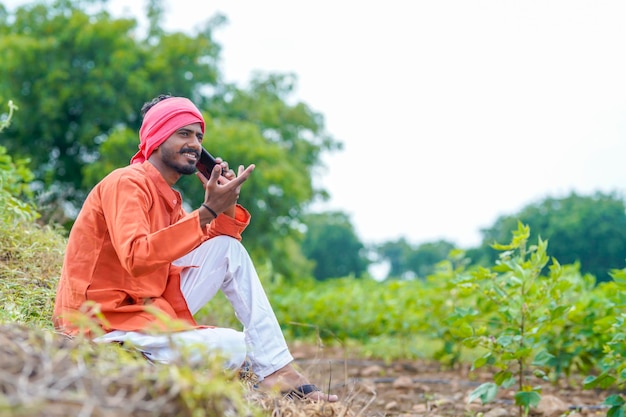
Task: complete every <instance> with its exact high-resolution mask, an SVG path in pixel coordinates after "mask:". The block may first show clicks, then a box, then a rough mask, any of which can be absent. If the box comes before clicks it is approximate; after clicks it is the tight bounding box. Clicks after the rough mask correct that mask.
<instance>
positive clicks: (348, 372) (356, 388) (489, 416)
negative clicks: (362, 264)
mask: <svg viewBox="0 0 626 417" xmlns="http://www.w3.org/2000/svg"><path fill="white" fill-rule="evenodd" d="M292 350H293V353H294V356H295V357H296V362H297V363H298V364H299V366H300V367H301V368H302V369H303V370H304V371H305V372H306V373H307V375H309V376H310V377H311V378H312V380H313V381H315V382H316V383H317V384H318V385H320V386H321V387H323V389H324V390H329V389H330V391H331V392H333V393H335V394H339V395H340V396H341V398H342V402H343V403H344V404H345V405H346V408H347V409H348V410H349V411H350V413H349V414H351V415H353V416H357V415H359V416H363V417H374V416H376V417H379V416H403V417H410V416H415V417H417V416H442V417H443V416H463V417H468V416H477V415H480V414H479V413H483V415H484V416H485V417H501V416H517V415H519V409H518V407H516V406H515V405H514V403H513V394H514V391H513V390H508V391H506V390H501V392H500V393H499V395H498V399H497V400H496V401H495V402H493V403H490V404H487V405H485V406H483V405H481V404H480V402H479V401H477V402H473V403H471V404H470V403H468V401H467V399H468V396H469V394H470V393H471V392H472V391H473V390H474V389H475V388H476V387H478V386H479V385H480V384H481V383H483V382H490V381H491V375H489V374H488V373H486V372H481V373H471V372H469V369H467V368H464V369H458V370H447V371H446V370H441V369H439V367H438V364H433V363H427V362H423V361H396V362H393V363H390V364H386V363H384V362H382V361H370V360H351V359H347V358H345V355H344V353H343V352H341V351H340V350H336V349H334V350H326V349H324V350H320V349H319V348H314V347H310V346H295V347H293V349H292ZM532 384H533V385H539V386H541V387H542V390H543V392H542V402H541V404H540V406H539V407H538V409H536V410H533V411H532V412H531V415H537V416H539V415H544V416H554V417H556V416H560V415H569V416H571V417H573V416H605V415H606V413H607V408H605V407H604V406H602V405H601V403H602V401H603V400H604V398H606V396H608V395H609V394H608V393H607V392H594V391H590V390H583V389H582V388H581V387H580V386H579V385H580V382H577V383H572V385H578V386H571V387H566V386H552V385H550V384H549V383H547V382H544V381H539V380H537V381H532ZM563 385H565V384H563Z"/></svg>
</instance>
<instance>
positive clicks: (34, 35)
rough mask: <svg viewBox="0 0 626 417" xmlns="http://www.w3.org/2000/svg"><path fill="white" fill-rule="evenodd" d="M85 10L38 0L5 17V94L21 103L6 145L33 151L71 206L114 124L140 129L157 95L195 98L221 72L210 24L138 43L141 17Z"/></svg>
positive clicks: (45, 178) (1, 94)
mask: <svg viewBox="0 0 626 417" xmlns="http://www.w3.org/2000/svg"><path fill="white" fill-rule="evenodd" d="M91 3H93V5H92V6H94V7H95V6H97V5H98V4H100V5H104V4H105V3H106V2H105V1H93V2H91ZM81 7H82V8H81ZM86 7H87V6H86V5H85V3H83V2H80V3H79V2H71V1H56V2H54V3H52V4H51V5H45V4H43V3H35V4H34V5H29V6H22V7H20V8H18V9H17V11H16V13H15V19H14V21H10V20H9V19H4V20H2V22H1V23H0V25H1V27H0V32H1V33H2V35H3V36H2V38H0V49H1V50H2V51H3V53H4V58H3V59H2V60H1V61H0V74H1V75H2V77H1V79H2V81H0V100H2V99H6V98H7V97H13V98H14V101H15V102H16V104H17V105H18V106H19V107H21V108H22V109H24V110H25V111H23V112H20V113H19V114H17V115H16V117H15V120H14V123H13V124H12V126H11V127H10V128H9V129H8V130H7V132H6V136H7V138H8V140H7V142H6V146H7V149H8V150H9V152H10V153H13V154H16V155H19V156H29V157H30V158H31V160H32V168H33V170H34V172H35V175H36V177H37V179H38V180H39V181H41V183H42V188H44V189H45V190H46V191H48V192H50V193H52V194H54V195H55V196H57V197H59V199H60V200H66V201H71V202H75V203H80V202H81V200H82V199H83V198H84V196H85V192H86V189H85V188H84V183H83V175H84V168H85V167H86V166H89V165H90V164H91V163H93V162H94V161H96V160H98V158H99V147H100V145H101V144H102V143H104V142H105V141H106V140H107V138H108V136H109V135H110V134H111V133H112V132H113V131H114V130H115V129H117V128H119V127H120V126H127V127H128V128H130V129H132V130H133V131H137V130H138V129H139V126H140V123H141V120H140V119H139V110H140V108H141V105H142V104H143V102H145V101H148V100H149V99H150V98H152V97H153V96H155V95H156V94H158V93H161V92H170V93H172V94H177V95H185V96H188V97H191V98H193V99H198V100H199V99H200V96H199V94H198V88H199V87H200V86H208V85H213V84H216V82H217V74H218V71H217V65H216V61H217V56H218V53H219V47H218V46H217V45H216V44H215V43H214V42H213V41H212V38H211V36H210V35H211V29H212V26H209V27H208V28H207V30H205V31H204V32H203V33H200V34H198V35H197V36H195V37H193V38H190V37H189V36H187V35H183V34H180V33H173V34H165V33H161V35H160V37H157V36H156V35H155V36H152V37H150V38H149V39H146V40H137V39H136V38H135V34H134V30H136V27H137V23H136V21H135V20H132V19H113V18H112V17H111V16H110V15H109V14H108V13H107V12H106V11H104V10H103V9H101V10H99V11H96V12H95V13H93V14H89V13H88V12H87V10H85V8H86ZM199 101H200V102H201V103H200V104H202V101H201V100H199Z"/></svg>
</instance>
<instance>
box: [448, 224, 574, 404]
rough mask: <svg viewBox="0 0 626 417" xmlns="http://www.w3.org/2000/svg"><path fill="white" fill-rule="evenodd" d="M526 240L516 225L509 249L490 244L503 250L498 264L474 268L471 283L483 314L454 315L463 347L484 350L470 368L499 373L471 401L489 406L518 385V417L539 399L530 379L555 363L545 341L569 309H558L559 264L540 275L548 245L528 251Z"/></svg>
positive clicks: (560, 306) (525, 233) (522, 229)
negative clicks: (459, 323)
mask: <svg viewBox="0 0 626 417" xmlns="http://www.w3.org/2000/svg"><path fill="white" fill-rule="evenodd" d="M529 235H530V229H529V228H528V227H527V226H524V225H522V224H521V223H520V224H518V229H517V230H516V231H515V232H513V238H512V240H511V242H510V243H509V244H507V245H502V244H497V243H496V244H494V245H493V247H494V249H496V250H500V251H502V252H501V254H500V257H499V260H498V262H497V263H496V265H495V266H493V267H492V268H491V269H485V268H481V269H478V270H476V271H475V272H474V273H473V274H472V277H471V278H470V279H471V280H472V281H473V282H474V284H475V285H476V286H477V289H478V293H479V294H480V296H479V297H478V299H477V305H478V306H480V308H481V310H480V311H476V310H472V311H470V312H465V314H462V313H457V315H458V316H459V318H461V317H463V318H465V319H466V321H465V323H464V328H465V329H466V332H467V337H465V339H464V343H465V345H466V346H468V347H471V348H476V347H480V348H482V349H485V350H486V353H485V354H483V355H482V356H480V357H479V358H477V359H476V360H475V361H474V362H473V365H472V366H473V368H474V369H476V368H480V367H482V366H492V367H494V368H495V369H496V370H497V372H496V373H495V374H494V377H493V382H489V383H485V384H482V385H481V386H479V387H478V388H477V389H476V390H474V391H473V392H472V393H471V395H470V397H469V400H470V401H473V400H475V399H480V400H481V401H482V402H483V403H485V402H489V401H491V400H493V399H494V398H495V397H496V395H497V393H498V389H499V387H504V388H509V387H512V386H515V385H516V384H517V391H516V393H515V403H516V404H517V405H519V410H520V415H522V414H523V415H528V413H529V411H530V408H531V407H534V406H536V405H537V404H538V403H539V400H540V399H541V386H537V385H534V386H533V385H532V378H533V377H535V378H538V379H539V380H547V379H548V377H547V372H546V367H547V365H548V363H549V362H550V360H552V359H553V355H551V354H550V353H549V352H548V351H547V350H546V345H545V343H544V339H543V337H544V336H545V335H547V334H550V333H551V332H552V330H553V328H552V326H551V324H552V322H554V321H555V320H558V319H560V318H561V317H562V316H563V315H564V314H565V313H566V312H567V310H568V308H569V307H568V305H563V304H561V299H560V298H561V297H560V295H561V294H562V291H563V287H562V281H560V280H559V278H560V275H561V272H562V269H561V267H560V265H559V264H558V263H557V262H556V261H554V262H553V264H552V265H551V266H550V273H549V275H548V276H547V277H544V276H541V275H540V273H541V270H542V269H543V268H544V266H546V264H547V263H548V255H547V242H546V241H543V240H541V238H539V241H538V244H537V245H531V246H527V241H528V237H529ZM486 313H488V314H486Z"/></svg>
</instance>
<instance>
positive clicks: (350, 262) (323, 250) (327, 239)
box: [302, 212, 369, 280]
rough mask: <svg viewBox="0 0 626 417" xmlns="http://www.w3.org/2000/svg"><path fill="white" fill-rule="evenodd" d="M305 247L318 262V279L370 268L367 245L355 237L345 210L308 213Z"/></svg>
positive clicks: (315, 273)
mask: <svg viewBox="0 0 626 417" xmlns="http://www.w3.org/2000/svg"><path fill="white" fill-rule="evenodd" d="M306 228H307V230H306V233H305V238H304V241H303V242H302V250H303V252H304V254H305V255H306V256H307V258H309V259H311V260H312V261H314V262H315V267H314V270H313V271H314V272H313V275H314V276H315V278H316V279H318V280H325V279H328V278H341V277H346V276H350V275H351V276H355V277H357V278H360V277H362V275H363V274H364V273H365V272H366V271H367V267H368V266H369V260H368V259H367V255H366V253H365V247H364V245H363V244H362V243H361V241H360V240H359V238H358V237H357V236H356V233H355V232H354V228H353V227H352V223H351V222H350V219H349V218H348V216H347V215H346V214H345V213H341V212H328V213H315V214H309V215H308V216H306Z"/></svg>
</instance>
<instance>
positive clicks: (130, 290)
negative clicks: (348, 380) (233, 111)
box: [53, 95, 337, 401]
mask: <svg viewBox="0 0 626 417" xmlns="http://www.w3.org/2000/svg"><path fill="white" fill-rule="evenodd" d="M142 113H143V115H144V119H143V123H142V126H141V129H140V132H139V139H140V144H139V151H138V152H137V154H136V155H135V156H134V157H133V158H132V159H131V164H130V165H129V166H127V167H124V168H120V169H117V170H115V171H113V172H112V173H110V174H109V175H107V176H106V177H105V178H104V179H103V180H102V181H101V182H100V183H99V184H97V185H96V186H95V187H94V188H93V190H92V191H91V192H90V193H89V196H88V197H87V199H86V200H85V203H84V205H83V207H82V209H81V212H80V213H79V215H78V217H77V219H76V222H75V223H74V226H73V227H72V230H71V232H70V236H69V240H68V245H67V249H66V254H65V259H64V263H63V270H62V273H61V279H60V281H59V287H58V289H57V296H56V302H55V308H54V318H53V319H54V324H55V327H56V328H57V329H59V330H60V331H63V332H65V333H67V334H73V335H74V334H77V333H80V332H81V331H85V330H84V329H82V328H81V326H80V325H78V324H77V323H79V321H77V319H76V317H77V316H78V315H79V314H78V313H81V312H82V313H84V312H85V311H88V308H89V306H92V307H94V306H95V307H96V308H95V310H96V311H99V312H100V314H93V318H94V320H97V323H98V325H99V326H100V327H101V328H102V329H103V330H104V332H105V334H104V335H101V336H99V337H97V338H96V339H95V340H96V341H98V342H124V343H129V344H131V345H132V346H135V347H137V348H138V349H140V350H141V351H142V352H143V353H144V355H145V356H146V357H148V358H149V359H151V360H153V361H156V362H162V363H168V362H171V361H172V360H174V359H177V358H180V357H181V355H180V352H181V351H182V350H183V349H185V348H188V347H193V346H195V347H196V349H198V346H201V347H202V348H203V349H204V351H203V352H200V351H198V353H205V352H206V351H209V352H215V353H217V354H219V355H220V357H224V358H225V362H226V363H225V366H226V367H228V368H232V369H237V368H238V367H240V366H241V365H242V364H243V363H244V361H245V360H246V358H247V360H248V361H249V363H250V366H251V368H252V370H253V371H254V372H255V374H256V375H257V376H258V378H259V381H260V383H259V387H260V388H261V389H268V390H269V389H272V390H280V391H281V392H284V393H288V394H289V395H291V396H297V397H299V398H306V399H311V400H326V401H337V396H336V395H326V394H324V393H322V392H321V391H320V390H319V389H318V388H317V387H316V386H315V385H312V384H310V383H309V381H308V380H307V379H306V377H305V376H303V375H302V374H301V373H299V372H298V371H297V370H296V369H295V367H294V366H293V363H292V362H293V357H292V356H291V354H290V352H289V350H288V347H287V344H286V342H285V339H284V337H283V335H282V331H281V329H280V327H279V324H278V322H277V320H276V316H275V315H274V312H273V311H272V308H271V305H270V303H269V301H268V299H267V296H266V294H265V292H264V290H263V288H262V286H261V283H260V281H259V278H258V276H257V273H256V270H255V268H254V265H253V264H252V261H251V260H250V257H249V256H248V253H247V252H246V250H245V248H244V247H243V246H242V244H241V242H240V241H241V233H242V232H243V230H244V229H245V228H246V226H247V225H248V224H249V222H250V214H249V213H248V211H247V210H246V209H244V208H243V207H242V206H241V205H239V204H237V199H238V197H239V193H240V191H241V188H242V185H243V183H244V182H245V181H246V180H247V179H248V177H249V176H250V174H251V173H252V171H253V170H254V168H255V167H254V165H250V166H248V167H247V168H244V167H243V166H239V168H238V172H237V174H235V172H234V171H233V170H232V169H229V167H228V163H227V162H225V161H223V160H222V159H220V158H217V164H216V166H215V167H214V168H213V171H212V172H211V176H210V178H209V179H206V178H205V177H204V176H203V175H201V174H197V175H198V177H199V178H200V179H201V181H202V183H203V184H204V188H205V196H204V203H203V204H202V205H201V206H200V208H198V209H197V210H194V211H192V212H191V213H186V212H185V211H184V210H183V208H182V200H181V196H180V194H179V193H178V192H177V191H175V190H174V189H173V188H172V187H173V186H174V184H175V183H176V182H177V181H178V180H179V179H180V178H181V176H183V175H190V174H193V173H196V163H197V162H198V159H199V157H200V153H201V150H202V140H203V135H204V128H205V125H204V119H203V117H202V114H201V113H200V111H199V110H198V109H197V108H196V106H195V105H194V104H193V103H192V102H191V101H190V100H188V99H186V98H183V97H172V96H167V95H160V96H159V97H157V98H155V99H154V100H152V101H151V102H149V103H146V104H145V105H144V107H143V108H142ZM220 289H221V290H222V291H223V292H224V294H225V295H226V297H227V298H228V300H229V301H230V303H231V304H232V305H233V308H234V310H235V314H236V316H237V318H238V319H239V320H240V321H241V323H242V325H243V327H244V330H243V332H239V331H235V330H233V329H224V328H216V327H206V326H204V327H203V326H198V325H197V323H196V322H195V320H194V318H193V315H194V314H195V313H196V312H197V311H198V310H200V308H201V307H202V306H203V305H205V304H206V303H207V302H208V301H209V300H210V299H211V298H213V296H214V295H215V294H216V293H217V291H218V290H220ZM92 311H93V309H92ZM172 323H178V325H179V326H180V324H181V323H182V324H183V329H177V330H178V331H175V332H174V331H172ZM83 327H84V326H83ZM168 329H169V330H168ZM159 330H160V331H159ZM87 333H88V334H89V335H90V334H91V333H90V332H87ZM192 357H193V356H192Z"/></svg>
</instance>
